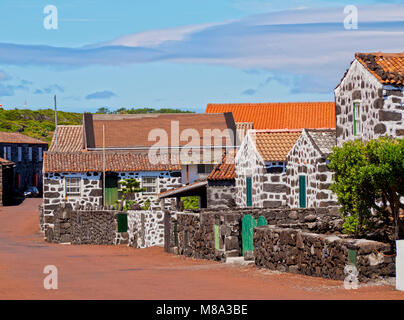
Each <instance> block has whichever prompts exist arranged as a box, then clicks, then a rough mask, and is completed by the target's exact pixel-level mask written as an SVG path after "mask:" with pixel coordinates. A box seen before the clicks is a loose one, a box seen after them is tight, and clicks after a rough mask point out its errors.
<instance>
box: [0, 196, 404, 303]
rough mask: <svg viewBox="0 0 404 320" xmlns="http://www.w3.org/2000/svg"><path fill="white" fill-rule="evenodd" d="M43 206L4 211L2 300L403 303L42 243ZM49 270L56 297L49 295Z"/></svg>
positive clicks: (189, 263)
mask: <svg viewBox="0 0 404 320" xmlns="http://www.w3.org/2000/svg"><path fill="white" fill-rule="evenodd" d="M40 202H41V199H27V200H25V202H23V203H22V204H21V205H19V206H14V207H2V208H0V299H404V292H398V291H395V290H394V288H393V287H392V286H381V285H377V286H364V287H361V288H359V289H358V290H345V289H344V288H343V283H342V281H333V280H325V279H320V278H313V277H306V276H301V275H294V274H288V273H283V274H282V273H277V272H271V271H268V270H264V269H257V268H255V267H254V266H246V267H242V266H234V265H228V264H222V263H216V262H211V261H205V260H195V259H190V258H184V257H179V256H176V255H171V254H167V253H165V252H164V251H163V250H162V248H149V249H133V248H129V247H127V246H90V245H82V246H80V245H59V244H49V243H46V242H44V241H43V236H42V234H41V233H39V227H38V211H37V207H38V205H39V204H40ZM46 265H54V266H56V267H57V269H58V289H57V290H46V289H44V286H43V280H44V278H45V277H46V275H45V274H44V273H43V269H44V267H45V266H46Z"/></svg>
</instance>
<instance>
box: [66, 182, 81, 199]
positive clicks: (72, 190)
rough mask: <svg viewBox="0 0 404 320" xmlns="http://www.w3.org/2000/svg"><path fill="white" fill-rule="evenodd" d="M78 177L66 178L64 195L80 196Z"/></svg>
mask: <svg viewBox="0 0 404 320" xmlns="http://www.w3.org/2000/svg"><path fill="white" fill-rule="evenodd" d="M80 181H81V179H80V178H66V196H71V197H80V195H81V192H80Z"/></svg>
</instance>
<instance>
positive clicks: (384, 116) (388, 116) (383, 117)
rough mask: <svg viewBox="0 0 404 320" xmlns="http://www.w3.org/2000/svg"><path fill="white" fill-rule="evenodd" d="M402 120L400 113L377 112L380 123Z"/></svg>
mask: <svg viewBox="0 0 404 320" xmlns="http://www.w3.org/2000/svg"><path fill="white" fill-rule="evenodd" d="M401 119H402V115H401V113H398V112H394V111H385V110H380V111H379V120H380V121H400V120H401Z"/></svg>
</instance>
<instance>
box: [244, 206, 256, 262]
mask: <svg viewBox="0 0 404 320" xmlns="http://www.w3.org/2000/svg"><path fill="white" fill-rule="evenodd" d="M256 226H257V222H256V221H255V219H254V218H253V217H252V216H251V215H249V214H246V215H245V216H244V217H243V218H242V219H241V234H242V242H243V255H244V253H245V252H246V251H254V242H253V237H254V227H256Z"/></svg>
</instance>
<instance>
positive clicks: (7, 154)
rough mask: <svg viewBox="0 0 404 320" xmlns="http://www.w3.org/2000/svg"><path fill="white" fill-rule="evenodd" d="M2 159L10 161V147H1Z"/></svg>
mask: <svg viewBox="0 0 404 320" xmlns="http://www.w3.org/2000/svg"><path fill="white" fill-rule="evenodd" d="M3 159H6V160H11V147H3Z"/></svg>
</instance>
